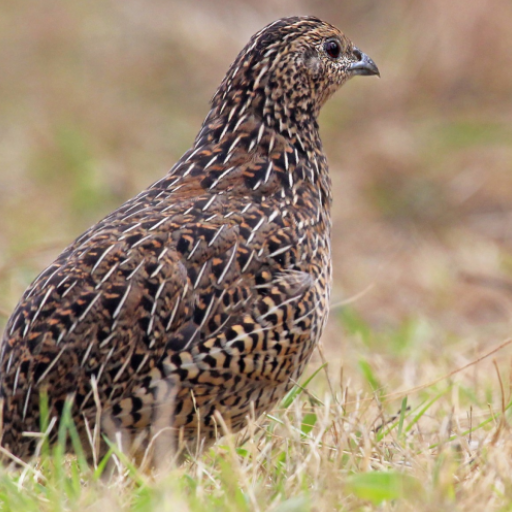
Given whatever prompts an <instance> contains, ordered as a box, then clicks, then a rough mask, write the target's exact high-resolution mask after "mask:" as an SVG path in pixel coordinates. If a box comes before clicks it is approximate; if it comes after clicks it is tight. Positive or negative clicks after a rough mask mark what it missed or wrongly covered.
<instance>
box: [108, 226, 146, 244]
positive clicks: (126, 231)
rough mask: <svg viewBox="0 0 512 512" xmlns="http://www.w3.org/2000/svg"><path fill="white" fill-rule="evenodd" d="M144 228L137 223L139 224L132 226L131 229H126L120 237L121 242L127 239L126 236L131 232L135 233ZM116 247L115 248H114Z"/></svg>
mask: <svg viewBox="0 0 512 512" xmlns="http://www.w3.org/2000/svg"><path fill="white" fill-rule="evenodd" d="M141 226H142V223H141V222H137V224H132V225H131V226H130V227H128V228H126V229H125V230H124V231H123V232H122V233H123V234H122V235H121V236H120V237H119V240H123V239H125V238H126V236H125V235H126V234H128V233H129V232H130V231H133V230H134V229H136V228H140V227H141ZM112 247H114V246H112Z"/></svg>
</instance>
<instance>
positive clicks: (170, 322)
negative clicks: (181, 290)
mask: <svg viewBox="0 0 512 512" xmlns="http://www.w3.org/2000/svg"><path fill="white" fill-rule="evenodd" d="M179 305H180V298H179V297H176V303H175V304H174V308H172V313H171V316H170V317H169V321H168V322H167V327H166V328H165V331H166V332H167V331H169V329H170V328H171V325H172V323H173V321H174V318H175V316H176V312H177V311H178V307H179Z"/></svg>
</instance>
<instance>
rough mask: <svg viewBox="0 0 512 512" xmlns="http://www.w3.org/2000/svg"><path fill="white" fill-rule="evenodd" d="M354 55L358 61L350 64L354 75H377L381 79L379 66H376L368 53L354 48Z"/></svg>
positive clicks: (350, 69)
mask: <svg viewBox="0 0 512 512" xmlns="http://www.w3.org/2000/svg"><path fill="white" fill-rule="evenodd" d="M354 55H355V56H356V57H357V59H358V61H357V62H353V63H352V64H350V66H349V68H348V69H349V71H350V72H351V74H352V75H362V76H372V75H376V76H378V77H379V78H380V71H379V68H378V67H377V64H375V62H373V60H372V59H370V57H368V55H366V53H363V52H362V51H360V50H359V49H358V48H354Z"/></svg>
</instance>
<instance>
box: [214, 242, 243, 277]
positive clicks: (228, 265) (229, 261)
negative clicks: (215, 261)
mask: <svg viewBox="0 0 512 512" xmlns="http://www.w3.org/2000/svg"><path fill="white" fill-rule="evenodd" d="M237 251H238V242H237V243H235V245H234V246H233V250H232V252H231V256H230V257H229V260H228V262H227V263H226V266H225V267H224V270H223V271H222V274H221V275H220V277H219V279H218V281H217V283H218V284H220V283H222V281H223V280H224V278H225V277H226V274H227V273H228V270H229V268H230V267H231V265H232V264H233V260H234V259H235V256H236V252H237Z"/></svg>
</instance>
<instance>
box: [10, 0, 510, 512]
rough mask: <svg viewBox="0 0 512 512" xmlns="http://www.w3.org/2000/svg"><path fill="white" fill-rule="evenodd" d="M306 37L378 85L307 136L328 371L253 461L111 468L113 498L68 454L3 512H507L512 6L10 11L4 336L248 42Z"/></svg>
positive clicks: (35, 468) (262, 430)
mask: <svg viewBox="0 0 512 512" xmlns="http://www.w3.org/2000/svg"><path fill="white" fill-rule="evenodd" d="M305 14H314V15H317V16H319V17H321V18H323V19H325V20H326V21H329V22H331V23H333V24H334V25H337V26H338V27H340V28H342V30H343V31H345V33H347V34H348V35H349V37H351V38H352V39H353V40H354V41H355V42H356V44H357V45H358V46H359V47H360V48H361V49H362V50H363V51H365V52H366V53H368V54H369V55H370V56H371V57H372V58H373V59H374V60H375V62H376V63H377V64H378V66H379V68H380V70H381V75H382V78H381V80H376V79H375V80H374V79H364V80H363V79H358V78H355V79H353V80H352V81H351V82H350V83H349V84H347V85H346V86H345V87H344V88H343V89H342V90H341V91H340V92H339V93H338V94H337V95H336V96H335V98H334V99H333V100H331V102H330V103H329V104H328V106H327V107H326V108H325V109H324V112H323V114H322V116H321V120H320V124H321V133H322V135H323V141H324V146H325V150H326V153H327V155H328V158H329V162H330V169H331V175H332V180H333V185H334V197H335V204H334V211H333V214H334V239H333V250H334V254H333V258H334V269H335V288H334V297H333V306H332V311H331V315H330V320H329V324H328V328H327V331H326V333H325V335H324V338H323V349H322V351H323V354H324V358H325V360H326V361H328V365H327V367H326V368H323V369H322V370H321V371H320V372H319V373H318V374H317V375H316V376H315V377H314V379H313V380H312V381H311V382H310V383H308V384H307V391H306V392H303V393H299V394H298V395H297V396H296V399H295V400H294V401H293V402H292V400H291V398H290V400H289V401H288V402H286V403H283V405H282V407H281V409H279V410H277V411H273V412H272V414H271V416H269V417H268V418H262V419H260V420H259V421H258V422H256V423H254V424H253V425H252V431H251V432H250V433H249V434H250V435H248V436H247V437H244V436H241V437H239V438H238V442H239V441H240V440H242V441H243V440H245V443H244V444H242V445H240V444H237V442H235V440H233V439H232V438H231V437H229V436H228V437H227V438H224V440H223V441H221V442H220V444H218V445H217V446H216V447H214V448H212V449H211V450H210V451H209V452H207V453H206V454H204V455H203V456H201V457H200V458H198V459H197V460H194V461H189V462H188V463H187V464H185V466H182V467H179V468H174V469H172V470H170V472H166V473H163V474H162V473H159V474H154V473H151V472H145V473H144V472H140V471H138V470H137V469H135V468H133V467H131V466H130V465H129V463H128V462H127V461H124V462H122V463H121V465H122V467H123V469H122V476H119V478H116V479H114V480H112V481H110V482H108V483H107V482H105V480H104V479H100V478H99V474H100V473H101V468H99V469H97V470H96V471H94V470H89V469H88V468H87V467H86V466H84V464H83V461H81V460H80V457H79V458H78V462H77V461H76V460H75V459H66V460H65V464H64V465H63V464H62V455H61V454H60V455H59V454H58V453H57V454H56V456H55V457H54V458H49V459H48V460H43V461H39V462H34V464H32V465H31V466H27V467H25V468H24V469H21V470H15V471H13V470H3V471H1V472H0V504H1V505H0V508H1V509H2V510H17V511H20V510H23V511H24V510H27V511H28V510H34V511H35V510H48V511H50V510H52V511H53V510H66V511H67V510H105V509H106V508H107V507H108V508H109V509H110V510H112V511H114V510H137V511H149V510H158V511H160V510H161V511H165V510H173V511H174V510H180V511H181V510H183V511H187V510H190V511H196V510H208V511H210V510H219V511H220V510H232V511H239V510H240V511H241V510H260V511H267V510H269V511H276V512H277V511H280V512H285V511H324V510H326V511H327V510H343V511H349V510H350V511H352V510H411V511H440V510H447V511H453V510H457V511H458V510H460V511H463V510H464V511H466V510H471V511H472V510H475V511H482V510H485V511H505V510H512V431H511V429H510V426H509V421H510V420H511V414H510V410H511V406H512V396H511V393H512V367H511V364H512V346H511V345H510V344H507V343H506V341H507V340H508V339H509V338H512V329H511V328H512V51H511V48H512V29H511V27H512V3H511V2H510V1H509V0H490V1H484V0H466V1H463V0H452V1H451V2H446V1H443V0H429V1H428V2H427V1H420V0H411V1H406V0H388V1H386V2H383V1H377V0H361V1H358V2H341V1H331V2H325V1H324V2H320V1H318V0H317V1H315V0H302V1H301V0H286V1H283V2H279V3H277V2H272V1H270V0H260V1H258V2H256V1H250V0H243V1H237V2H236V1H234V0H222V1H214V2H213V1H206V0H200V1H197V2H194V3H192V2H184V1H178V0H167V1H164V0H148V1H146V2H135V1H132V0H130V1H124V2H121V1H118V2H115V1H108V0H91V1H89V2H69V1H65V0H52V1H50V2H37V1H36V0H29V1H27V2H15V1H13V0H6V1H5V2H4V3H3V4H2V6H1V7H0V329H1V328H2V326H3V325H4V324H5V321H6V318H7V316H8V314H9V312H10V311H11V309H12V308H13V307H14V306H15V304H16V302H17V300H18V299H19V298H20V296H21V294H22V293H23V290H24V289H25V288H26V286H27V285H28V284H29V283H30V282H31V280H32V279H33V278H34V277H35V276H36V275H37V274H38V272H39V271H41V270H42V269H43V268H44V267H45V266H46V265H47V264H49V263H50V262H51V261H52V260H53V259H54V258H55V257H56V256H57V254H59V252H60V251H61V250H62V249H63V248H64V247H65V246H66V245H67V243H69V242H70V241H71V240H72V239H74V238H75V237H76V236H78V235H79V234H80V233H81V232H82V231H83V230H84V229H86V228H87V227H88V226H90V225H91V224H93V223H94V222H96V221H98V220H100V219H101V218H102V216H104V215H105V214H107V213H108V212H110V211H111V210H113V209H114V208H115V207H116V206H118V205H120V204H121V203H122V202H123V201H124V200H125V199H127V198H129V197H131V196H132V195H134V194H136V193H137V192H138V191H140V190H141V189H142V188H144V187H146V186H147V185H149V184H150V183H152V182H154V181H156V180H157V179H158V178H159V177H161V176H162V175H163V174H164V173H165V172H166V171H167V169H168V168H170V167H171V166H172V165H173V164H174V162H175V161H176V160H177V159H178V158H179V157H180V156H181V154H182V153H183V152H184V151H185V150H186V149H187V148H188V147H189V146H190V144H191V143H192V141H193V138H194V136H195V134H196V132H197V130H198V129H199V126H200V124H201V122H202V120H203V118H204V116H205V115H206V113H207V111H208V101H209V99H210V98H211V96H212V95H213V92H214V91H215V89H216V87H217V85H218V84H219V83H220V81H221V79H222V77H223V75H224V72H225V71H226V69H227V67H228V66H229V64H230V63H231V61H232V60H233V59H234V57H235V56H236V54H237V53H238V51H239V50H240V49H241V48H242V47H243V46H244V44H245V43H246V42H247V40H248V38H249V37H250V36H251V35H252V34H253V33H254V32H255V31H256V30H258V29H259V28H261V27H262V26H263V25H265V24H266V23H268V22H270V21H272V20H274V19H277V18H279V17H281V16H290V15H305ZM498 348H499V350H496V351H494V350H495V349H498ZM491 352H492V354H491V355H490V356H489V357H487V358H483V359H480V358H481V357H482V356H483V355H486V354H489V353H491ZM472 362H474V364H472V365H471V364H470V363H472ZM466 365H469V366H468V367H467V368H465V369H464V367H465V366H466ZM321 366H322V358H321V354H320V353H318V354H316V356H315V359H314V360H313V361H312V362H311V364H310V367H309V370H308V372H307V375H305V376H304V379H305V380H306V378H307V377H308V376H309V375H312V374H313V373H314V372H315V371H316V370H318V369H319V368H320V367H321ZM461 368H463V369H462V370H461V371H457V370H458V369H461ZM379 427H380V428H379Z"/></svg>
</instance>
